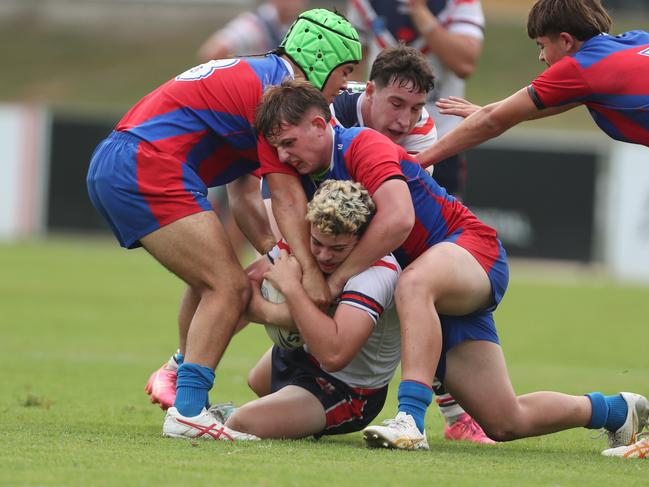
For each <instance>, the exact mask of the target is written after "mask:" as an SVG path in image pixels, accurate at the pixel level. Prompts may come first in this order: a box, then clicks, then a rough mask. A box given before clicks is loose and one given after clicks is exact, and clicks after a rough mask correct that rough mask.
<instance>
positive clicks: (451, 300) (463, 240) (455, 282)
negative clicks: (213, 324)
mask: <svg viewBox="0 0 649 487" xmlns="http://www.w3.org/2000/svg"><path fill="white" fill-rule="evenodd" d="M329 118H330V113H329V108H328V105H327V101H326V100H325V99H324V98H323V97H322V94H321V93H320V92H318V91H317V90H315V89H314V88H313V87H312V86H310V85H309V84H308V83H305V82H303V81H296V80H287V81H285V82H283V83H282V84H281V86H274V87H271V88H269V89H268V90H267V91H266V93H265V94H264V98H263V103H262V105H261V106H260V108H259V110H258V112H257V114H256V115H255V127H256V128H257V129H258V130H259V132H260V133H262V134H264V136H265V137H266V138H267V140H268V141H269V142H270V143H271V144H273V145H274V146H276V147H277V149H278V156H279V159H280V161H282V162H283V163H285V164H288V165H291V166H292V167H295V168H296V169H297V170H298V172H299V173H300V174H301V175H303V176H309V177H308V178H303V183H304V189H305V192H307V194H312V193H313V192H314V190H315V189H316V188H317V186H318V184H319V182H320V180H325V179H329V178H333V179H341V180H353V181H358V182H361V183H363V184H364V186H366V187H367V189H368V191H369V192H370V194H372V193H373V194H374V195H376V197H375V196H373V199H374V202H375V204H376V214H375V215H374V217H373V218H372V221H371V222H370V224H369V226H368V228H367V230H366V232H365V234H364V235H363V237H362V238H361V240H360V241H359V242H358V244H357V245H356V247H355V248H354V250H353V251H352V252H351V253H350V254H349V255H348V256H347V259H346V260H345V261H344V262H343V263H341V265H340V266H339V267H338V269H336V271H339V270H340V268H341V267H342V266H344V265H346V264H348V263H349V260H350V259H351V257H352V255H353V254H354V252H358V250H359V248H361V246H362V245H363V242H364V241H365V242H366V243H369V246H368V245H365V246H364V247H363V254H362V255H363V256H364V258H365V259H366V262H368V263H372V262H375V261H376V259H378V258H380V257H377V255H379V256H380V253H381V252H383V251H384V250H385V249H384V247H385V246H386V245H391V243H390V242H386V240H387V239H385V238H384V239H379V238H376V237H377V231H380V230H381V229H382V227H384V226H385V224H386V221H387V222H390V217H392V216H393V214H394V213H396V214H397V216H398V217H399V218H400V219H401V220H402V221H403V224H402V225H400V226H395V227H394V232H395V233H396V232H398V231H400V230H402V229H403V228H407V227H408V226H409V227H410V228H411V231H410V234H409V235H407V236H406V239H405V241H404V242H403V243H402V244H401V245H400V246H399V247H398V248H396V249H395V250H394V255H395V257H396V258H397V260H398V261H399V263H400V264H401V265H402V268H403V269H404V271H403V273H402V274H401V276H400V277H399V280H398V282H397V289H396V292H395V302H396V305H397V312H398V316H399V321H400V329H401V370H402V380H401V384H400V385H399V392H398V398H399V412H398V414H397V416H396V417H395V418H394V419H389V420H387V421H385V422H384V425H383V426H370V427H368V428H366V429H365V430H364V437H365V439H366V440H367V441H368V444H369V445H370V446H377V447H391V448H401V449H409V450H415V449H428V441H427V438H426V433H425V428H424V416H425V412H426V409H427V407H428V405H429V404H430V402H431V399H432V390H431V388H430V386H429V385H427V383H428V384H430V381H431V380H432V377H433V376H436V377H439V378H441V379H442V380H443V381H444V382H445V384H446V385H447V386H448V387H449V390H450V391H451V392H452V393H453V394H454V396H455V397H456V398H458V399H459V401H460V403H461V404H462V405H464V407H466V408H467V410H468V411H470V412H471V413H472V414H473V415H474V416H475V418H476V419H477V420H478V421H479V423H480V424H481V425H482V426H483V428H484V429H485V431H486V432H487V434H488V435H489V436H490V437H492V438H494V439H497V440H500V441H510V440H514V439H519V438H524V437H529V436H538V435H544V434H549V433H553V432H558V431H562V430H565V429H569V428H575V427H586V428H591V429H599V428H604V429H605V430H606V431H607V432H608V433H609V445H610V446H622V445H629V444H630V443H632V442H633V441H635V439H636V437H637V434H638V433H639V432H641V431H642V430H643V429H644V427H645V426H646V424H647V417H648V416H649V402H648V401H647V399H646V398H645V397H644V396H641V395H639V394H633V393H620V394H615V395H612V396H604V395H603V394H601V393H599V392H593V393H589V394H586V395H584V396H572V395H567V394H561V393H557V392H535V393H531V394H525V395H522V396H516V394H515V392H514V389H513V387H512V385H511V381H510V378H509V373H508V371H507V368H506V365H505V360H504V356H503V352H502V348H501V347H500V345H499V340H498V334H497V332H496V327H495V322H494V319H493V311H494V309H495V308H496V306H497V305H498V303H499V302H500V300H501V299H502V297H503V295H504V293H505V290H506V288H507V283H508V274H509V273H508V266H507V258H506V255H505V251H504V249H503V248H502V245H501V244H500V242H499V240H498V239H497V236H496V232H495V231H494V230H493V229H491V228H490V227H488V226H486V225H484V224H483V223H482V222H480V221H479V220H478V219H477V218H476V217H475V215H473V214H472V213H471V212H470V211H469V210H468V209H467V208H466V207H464V206H463V205H462V204H461V203H459V202H458V201H457V200H455V198H453V197H452V196H449V195H447V194H446V192H445V191H444V189H443V188H441V187H440V186H439V185H438V184H436V183H435V181H434V180H433V179H432V178H431V177H430V176H429V175H428V174H427V173H426V172H425V171H424V170H423V169H422V168H421V166H420V165H419V164H417V163H416V161H414V160H413V159H412V158H410V157H409V156H408V155H407V154H406V152H405V151H404V150H403V149H402V148H399V147H398V146H396V145H394V144H392V143H390V141H389V140H388V139H387V138H386V137H384V136H382V135H381V134H379V133H377V132H375V131H372V130H368V129H363V128H352V129H344V128H341V127H340V126H335V127H332V126H331V125H330V123H329ZM384 190H387V191H384ZM386 198H387V199H386ZM388 201H389V203H388V205H389V207H388V208H386V207H385V206H384V205H385V204H386V202H388ZM408 202H409V204H408ZM382 206H383V208H382ZM390 224H392V222H390ZM395 225H396V224H395ZM356 262H357V263H358V262H360V261H359V260H357V261H356ZM336 271H334V272H336ZM292 311H294V310H293V309H292ZM431 366H432V367H433V369H432V371H431V370H429V367H431Z"/></svg>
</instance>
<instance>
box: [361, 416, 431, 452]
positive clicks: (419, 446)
mask: <svg viewBox="0 0 649 487" xmlns="http://www.w3.org/2000/svg"><path fill="white" fill-rule="evenodd" d="M363 439H364V440H365V442H366V443H367V446H369V447H371V448H398V449H401V450H428V449H429V447H428V439H427V438H426V432H425V431H424V432H423V433H422V432H421V431H419V428H417V425H416V424H415V420H414V419H413V417H412V416H410V415H409V414H406V413H404V412H400V413H398V414H397V417H396V418H394V419H386V420H385V421H383V425H382V426H378V425H375V426H368V427H367V428H365V429H364V430H363Z"/></svg>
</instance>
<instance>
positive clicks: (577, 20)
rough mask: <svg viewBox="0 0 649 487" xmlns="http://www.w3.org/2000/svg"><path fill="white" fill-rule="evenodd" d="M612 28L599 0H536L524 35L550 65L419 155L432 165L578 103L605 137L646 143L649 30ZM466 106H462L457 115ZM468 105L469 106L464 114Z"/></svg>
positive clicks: (648, 133)
mask: <svg viewBox="0 0 649 487" xmlns="http://www.w3.org/2000/svg"><path fill="white" fill-rule="evenodd" d="M610 28H611V19H610V17H609V15H608V13H607V12H606V10H605V9H604V7H602V4H601V2H600V0H538V1H537V2H536V3H535V4H534V5H533V7H532V9H531V10H530V13H529V16H528V20H527V33H528V35H529V37H530V38H531V39H533V40H534V41H535V42H536V44H537V45H538V46H539V49H540V50H541V52H540V54H539V60H540V61H541V62H543V63H545V64H547V65H548V69H546V70H545V71H544V72H543V73H541V75H539V76H538V77H537V78H536V79H535V80H534V81H532V83H531V84H530V85H529V86H526V87H525V88H522V89H521V90H519V91H518V92H516V93H514V94H513V95H511V96H510V97H508V98H506V99H504V100H501V101H499V102H496V103H492V104H490V105H487V106H485V107H483V108H481V109H479V110H477V111H475V112H474V113H472V114H471V115H470V116H469V117H468V118H467V119H465V120H464V121H463V122H462V123H461V124H459V125H458V126H457V127H456V128H455V129H454V130H453V131H451V132H450V133H449V134H447V135H446V136H445V137H443V138H441V139H440V140H439V142H437V143H436V144H434V145H433V146H431V147H430V149H427V150H426V151H424V152H423V153H421V154H420V155H419V156H418V158H419V161H420V162H421V163H422V164H423V165H425V166H428V165H430V164H437V163H438V162H439V161H442V160H444V159H445V158H446V157H448V156H449V155H450V154H455V153H457V152H459V151H463V150H466V149H469V148H471V147H474V146H476V145H478V144H481V143H482V142H485V141H486V140H489V139H491V138H493V137H497V136H498V135H500V134H502V133H503V132H505V131H506V130H508V129H509V128H511V127H513V126H514V125H517V124H518V123H520V122H523V121H525V120H531V119H535V118H543V117H549V116H551V115H556V114H558V113H562V112H565V111H567V110H570V109H572V108H574V107H577V106H580V105H586V107H587V108H588V111H589V112H590V115H591V117H593V120H595V123H596V124H597V125H598V126H599V127H600V128H601V129H602V130H603V131H604V132H606V133H607V134H608V135H609V136H610V137H612V138H614V139H617V140H621V141H623V142H630V143H633V144H640V145H645V146H649V116H648V115H647V114H648V113H649V111H648V110H649V84H648V83H647V80H646V77H645V76H638V73H646V72H647V71H648V70H649V33H647V32H645V31H642V30H634V31H630V32H626V33H624V34H621V35H618V36H612V35H609V34H608V32H609V30H610ZM451 105H453V104H452V103H451ZM451 109H452V108H451ZM464 109H466V106H460V107H459V112H458V113H461V114H462V113H463V110H464ZM471 111H472V109H471V106H469V110H468V112H466V113H471Z"/></svg>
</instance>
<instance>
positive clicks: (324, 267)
mask: <svg viewBox="0 0 649 487" xmlns="http://www.w3.org/2000/svg"><path fill="white" fill-rule="evenodd" d="M318 265H319V266H320V270H321V271H322V273H323V274H331V273H332V272H333V271H335V270H336V267H338V265H337V264H323V263H322V262H318Z"/></svg>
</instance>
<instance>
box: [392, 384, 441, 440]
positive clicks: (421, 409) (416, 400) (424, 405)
mask: <svg viewBox="0 0 649 487" xmlns="http://www.w3.org/2000/svg"><path fill="white" fill-rule="evenodd" d="M397 397H398V399H399V412H404V413H406V414H409V415H410V416H412V417H413V419H414V420H415V423H416V424H417V428H419V431H421V432H422V433H423V431H424V427H425V424H424V417H425V416H426V410H427V409H428V406H430V403H431V402H432V400H433V389H432V388H431V387H430V386H427V385H426V384H422V383H421V382H416V381H412V380H404V381H401V383H400V384H399V392H398V393H397Z"/></svg>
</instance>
